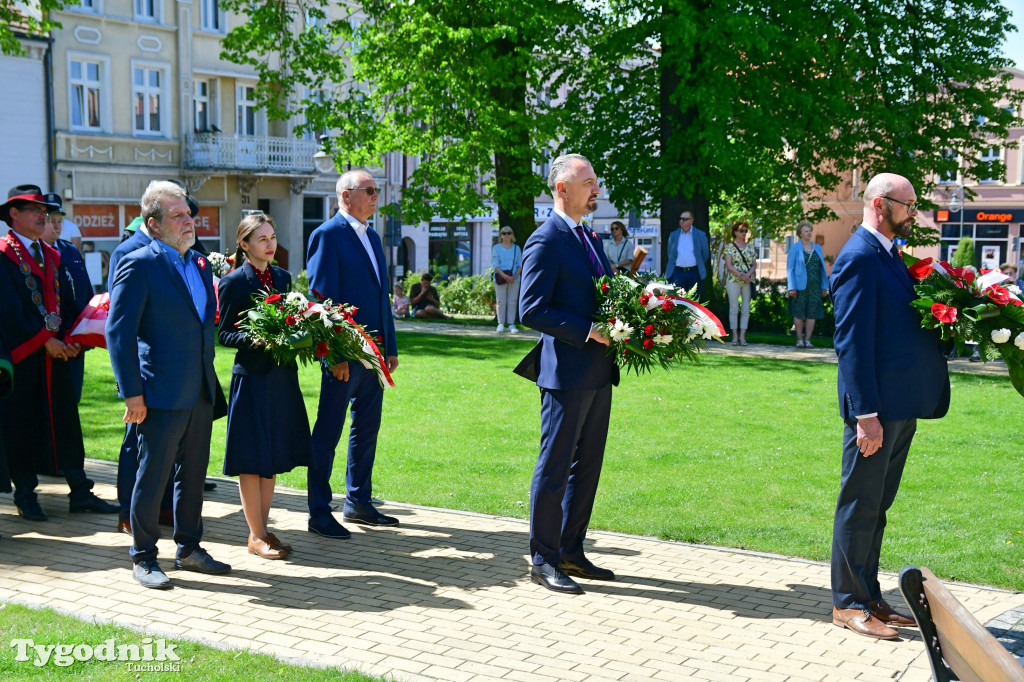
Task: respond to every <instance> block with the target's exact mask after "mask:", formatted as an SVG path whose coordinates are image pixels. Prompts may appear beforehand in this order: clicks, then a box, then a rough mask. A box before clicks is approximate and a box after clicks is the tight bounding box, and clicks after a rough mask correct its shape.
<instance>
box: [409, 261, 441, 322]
mask: <svg viewBox="0 0 1024 682" xmlns="http://www.w3.org/2000/svg"><path fill="white" fill-rule="evenodd" d="M433 280H434V276H433V275H431V274H430V273H429V272H424V273H423V277H421V278H420V281H419V282H417V283H416V284H413V285H412V289H410V290H409V302H410V303H412V310H413V313H414V314H415V315H416V317H418V318H421V319H422V318H427V317H434V318H439V319H448V316H447V315H445V314H444V313H442V312H441V297H440V296H439V295H438V293H437V289H435V288H434V286H433V285H432V284H431V282H432V281H433Z"/></svg>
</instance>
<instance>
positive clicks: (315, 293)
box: [312, 289, 324, 298]
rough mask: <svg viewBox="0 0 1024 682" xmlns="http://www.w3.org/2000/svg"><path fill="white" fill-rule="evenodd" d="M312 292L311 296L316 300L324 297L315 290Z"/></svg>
mask: <svg viewBox="0 0 1024 682" xmlns="http://www.w3.org/2000/svg"><path fill="white" fill-rule="evenodd" d="M312 291H313V295H314V296H316V297H317V298H323V297H324V295H323V294H321V293H320V292H319V291H317V290H316V289H313V290H312Z"/></svg>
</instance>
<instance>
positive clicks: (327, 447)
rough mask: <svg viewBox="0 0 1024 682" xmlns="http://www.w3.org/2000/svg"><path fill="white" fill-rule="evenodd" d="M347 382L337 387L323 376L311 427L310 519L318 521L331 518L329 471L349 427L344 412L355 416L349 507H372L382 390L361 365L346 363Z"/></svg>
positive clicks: (350, 446) (348, 470)
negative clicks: (342, 437)
mask: <svg viewBox="0 0 1024 682" xmlns="http://www.w3.org/2000/svg"><path fill="white" fill-rule="evenodd" d="M348 368H349V376H348V381H338V380H337V379H335V378H334V375H333V374H331V373H330V372H329V371H327V370H324V372H323V376H322V377H321V379H320V404H319V406H318V407H317V413H316V424H315V425H314V426H313V459H312V460H311V461H310V464H309V468H308V469H307V473H306V481H307V486H306V488H307V496H308V500H309V519H310V520H311V521H320V520H323V519H324V518H325V517H327V516H330V514H331V470H332V469H333V467H334V450H335V448H337V447H338V442H339V441H340V440H341V432H342V429H343V428H344V427H345V410H346V409H350V410H351V412H352V428H351V430H350V432H349V437H348V465H347V467H346V469H345V486H346V488H347V495H348V500H347V502H346V505H352V506H354V507H359V506H365V505H368V504H370V496H371V494H372V492H373V484H372V481H371V478H372V475H373V460H374V458H375V457H376V455H377V433H378V432H379V431H380V412H381V408H382V407H383V405H384V389H382V388H381V387H380V384H379V383H378V382H377V373H376V372H374V371H373V370H372V369H366V368H365V367H363V366H362V365H361V364H359V363H358V362H350V363H348Z"/></svg>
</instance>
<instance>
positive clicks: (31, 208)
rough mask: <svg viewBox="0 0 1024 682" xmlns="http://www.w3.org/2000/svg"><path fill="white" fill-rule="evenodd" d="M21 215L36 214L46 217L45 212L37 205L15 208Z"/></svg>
mask: <svg viewBox="0 0 1024 682" xmlns="http://www.w3.org/2000/svg"><path fill="white" fill-rule="evenodd" d="M14 208H17V209H18V210H19V211H21V212H22V213H36V214H41V215H47V210H46V209H45V208H43V207H42V206H40V205H38V204H25V205H23V206H15V207H14Z"/></svg>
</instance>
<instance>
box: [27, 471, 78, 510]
mask: <svg viewBox="0 0 1024 682" xmlns="http://www.w3.org/2000/svg"><path fill="white" fill-rule="evenodd" d="M61 473H62V474H64V480H66V481H67V482H68V488H70V489H71V492H70V493H68V498H69V499H70V503H71V504H77V503H78V502H85V501H87V500H88V499H89V493H90V492H92V486H93V482H92V481H91V480H90V479H89V477H88V476H86V475H85V469H72V468H67V469H63V470H62V471H61ZM11 482H12V483H13V484H14V504H15V505H17V506H18V507H21V506H23V505H24V504H25V503H26V502H28V501H30V500H36V499H38V496H37V495H36V486H38V485H39V478H38V477H37V476H36V475H35V472H22V473H18V474H12V475H11Z"/></svg>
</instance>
